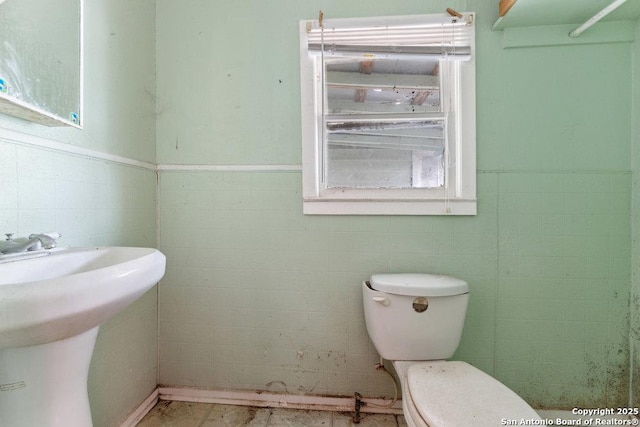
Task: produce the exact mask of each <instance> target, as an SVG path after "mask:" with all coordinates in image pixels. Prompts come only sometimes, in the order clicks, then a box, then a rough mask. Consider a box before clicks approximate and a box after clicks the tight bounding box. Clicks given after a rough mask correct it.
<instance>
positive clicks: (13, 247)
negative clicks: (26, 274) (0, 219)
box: [0, 231, 61, 254]
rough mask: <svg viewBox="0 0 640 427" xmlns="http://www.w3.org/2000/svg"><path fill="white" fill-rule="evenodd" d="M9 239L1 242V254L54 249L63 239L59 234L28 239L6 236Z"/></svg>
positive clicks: (39, 235) (43, 234) (47, 234)
mask: <svg viewBox="0 0 640 427" xmlns="http://www.w3.org/2000/svg"><path fill="white" fill-rule="evenodd" d="M5 236H7V239H6V240H5V241H4V242H0V254H15V253H20V252H28V251H38V250H42V249H53V248H55V247H56V246H57V244H58V239H59V238H60V237H61V235H60V233H58V232H55V231H54V232H50V233H40V234H31V235H29V237H27V238H24V237H23V238H18V239H15V240H14V239H13V233H7V234H5Z"/></svg>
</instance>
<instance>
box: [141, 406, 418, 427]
mask: <svg viewBox="0 0 640 427" xmlns="http://www.w3.org/2000/svg"><path fill="white" fill-rule="evenodd" d="M352 416H353V413H349V412H328V411H305V410H296V409H286V408H254V407H249V406H236V405H218V404H210V403H192V402H175V401H173V402H171V401H166V400H162V401H160V402H158V404H157V405H156V406H155V407H154V408H153V409H152V410H151V411H150V412H149V413H148V414H147V416H145V417H144V418H143V419H142V421H140V423H139V424H138V427H158V426H167V427H226V426H229V427H243V426H255V427H276V426H277V427H284V426H288V427H347V426H352V425H353V426H362V427H405V426H406V425H407V424H406V423H405V420H404V417H403V416H402V415H386V414H362V417H361V421H360V424H353V423H352V418H351V417H352Z"/></svg>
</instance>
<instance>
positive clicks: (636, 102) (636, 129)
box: [629, 22, 640, 406]
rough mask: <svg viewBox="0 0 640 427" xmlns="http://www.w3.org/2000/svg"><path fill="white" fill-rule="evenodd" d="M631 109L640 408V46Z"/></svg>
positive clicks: (634, 348)
mask: <svg viewBox="0 0 640 427" xmlns="http://www.w3.org/2000/svg"><path fill="white" fill-rule="evenodd" d="M638 39H640V22H639V23H636V40H638ZM631 89H632V95H633V101H632V109H631V111H632V112H633V115H632V117H633V120H632V135H633V137H632V149H631V165H632V166H631V169H632V171H633V187H632V189H633V191H632V195H631V199H632V215H631V224H632V227H631V232H632V233H631V239H632V240H631V241H632V245H631V248H632V251H631V254H632V257H631V273H632V282H631V305H630V308H631V331H630V343H631V361H632V368H633V369H632V387H631V391H630V394H629V395H630V403H631V404H632V405H634V406H636V405H638V404H640V247H639V246H638V242H639V241H640V227H638V225H639V224H640V118H639V116H638V114H639V113H640V43H638V42H636V43H634V46H633V84H632V86H631Z"/></svg>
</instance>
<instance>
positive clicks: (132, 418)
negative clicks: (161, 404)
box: [120, 388, 159, 427]
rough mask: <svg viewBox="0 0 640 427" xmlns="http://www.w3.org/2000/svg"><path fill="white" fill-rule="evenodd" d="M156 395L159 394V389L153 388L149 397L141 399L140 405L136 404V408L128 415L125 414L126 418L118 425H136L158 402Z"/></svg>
mask: <svg viewBox="0 0 640 427" xmlns="http://www.w3.org/2000/svg"><path fill="white" fill-rule="evenodd" d="M158 395H159V391H158V389H157V388H156V389H155V390H153V392H152V393H151V394H150V395H149V397H147V398H146V399H145V400H143V401H142V403H141V404H140V405H138V407H137V408H135V409H134V410H133V412H131V413H130V414H129V416H127V418H125V419H124V421H123V422H122V424H120V427H135V426H136V425H138V423H139V422H140V421H141V420H142V419H143V418H144V417H145V416H146V415H147V414H148V413H149V412H151V410H152V409H153V407H154V406H156V405H157V404H158V400H159V399H158Z"/></svg>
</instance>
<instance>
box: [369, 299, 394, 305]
mask: <svg viewBox="0 0 640 427" xmlns="http://www.w3.org/2000/svg"><path fill="white" fill-rule="evenodd" d="M373 300H374V301H375V302H379V303H380V304H382V305H389V304H390V303H391V301H389V298H385V297H373Z"/></svg>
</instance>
